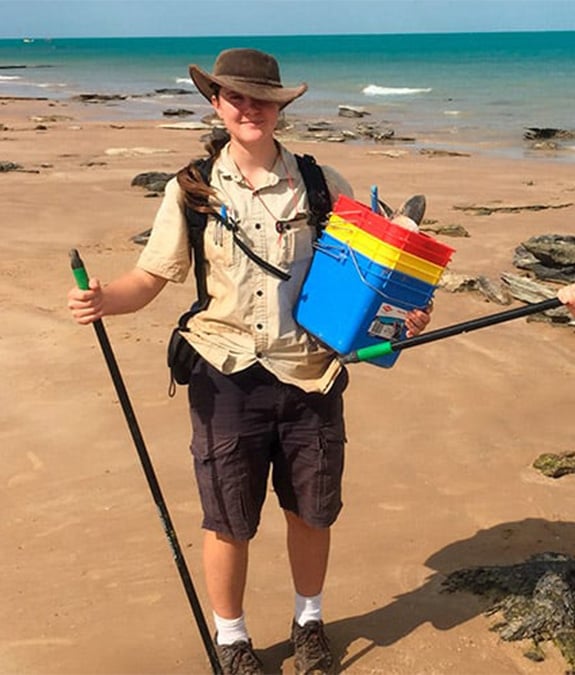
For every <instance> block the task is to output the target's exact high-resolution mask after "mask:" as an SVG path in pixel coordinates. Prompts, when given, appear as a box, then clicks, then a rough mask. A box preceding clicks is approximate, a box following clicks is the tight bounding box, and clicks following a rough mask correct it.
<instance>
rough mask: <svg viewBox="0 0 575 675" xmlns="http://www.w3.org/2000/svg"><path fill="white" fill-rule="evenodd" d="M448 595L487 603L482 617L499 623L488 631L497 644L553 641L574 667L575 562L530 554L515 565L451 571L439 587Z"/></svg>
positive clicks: (538, 643) (547, 554)
mask: <svg viewBox="0 0 575 675" xmlns="http://www.w3.org/2000/svg"><path fill="white" fill-rule="evenodd" d="M442 587H443V588H442V590H443V591H444V592H448V593H455V592H459V591H467V592H470V593H474V594H475V595H479V596H482V597H483V598H485V599H486V600H487V603H488V606H487V609H486V611H485V613H486V614H487V615H488V616H490V615H493V614H499V615H500V616H501V617H502V620H501V621H499V622H498V623H496V624H495V625H494V626H493V628H492V630H494V631H496V632H497V633H498V634H499V635H500V636H501V638H502V639H503V640H507V641H515V640H525V639H530V640H533V642H534V649H535V651H537V652H538V654H539V655H543V654H542V652H541V651H540V650H538V649H537V646H538V645H540V644H542V643H544V642H548V641H552V642H554V643H555V644H556V645H557V647H558V648H559V650H560V651H561V654H562V655H563V658H564V659H565V661H566V663H567V664H568V666H569V669H570V672H572V670H573V669H574V668H575V560H574V559H573V558H570V557H569V556H567V555H564V554H562V553H551V552H549V553H541V554H537V555H533V556H531V557H530V558H528V559H527V560H526V561H525V562H523V563H519V564H516V565H508V566H503V565H494V566H478V567H471V568H466V569H460V570H456V571H455V572H452V573H451V574H449V575H448V576H447V577H446V579H445V580H444V582H443V584H442Z"/></svg>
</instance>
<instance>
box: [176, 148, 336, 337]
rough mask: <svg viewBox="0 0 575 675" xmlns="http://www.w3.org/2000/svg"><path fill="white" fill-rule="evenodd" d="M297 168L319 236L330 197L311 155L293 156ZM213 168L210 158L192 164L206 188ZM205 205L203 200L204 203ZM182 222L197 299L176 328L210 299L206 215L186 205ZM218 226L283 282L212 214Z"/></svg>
mask: <svg viewBox="0 0 575 675" xmlns="http://www.w3.org/2000/svg"><path fill="white" fill-rule="evenodd" d="M295 157H296V160H297V164H298V169H299V171H300V173H301V175H302V178H303V181H304V183H305V187H306V192H307V196H308V202H309V209H310V215H309V219H308V222H309V224H310V225H311V226H312V227H314V228H315V231H316V236H319V235H320V234H321V231H322V230H323V227H324V224H325V221H326V220H327V217H328V214H329V213H330V211H331V209H332V203H331V197H330V194H329V189H328V186H327V182H326V180H325V176H324V173H323V171H322V169H321V167H320V166H319V165H318V164H317V162H316V161H315V158H314V157H312V155H307V154H306V155H296V156H295ZM213 165H214V159H213V157H205V158H203V159H198V160H196V161H195V162H194V166H195V167H196V168H197V169H198V171H199V173H200V175H201V177H202V180H203V181H204V183H205V184H206V185H209V184H210V179H211V173H212V168H213ZM206 205H207V201H206ZM185 215H186V223H187V228H188V239H189V242H190V255H193V261H194V277H195V279H196V289H197V295H198V299H197V300H196V302H194V304H193V305H192V307H191V308H190V310H189V311H188V312H186V314H185V315H182V317H180V318H181V319H182V321H180V326H181V325H185V323H187V320H188V319H189V317H190V316H191V315H192V314H195V313H196V312H199V311H201V310H203V309H206V307H207V306H208V304H209V302H210V296H209V295H208V289H207V278H206V253H205V248H204V231H205V229H206V225H207V222H208V217H207V214H206V213H202V212H200V211H195V210H194V209H191V208H189V207H188V206H186V208H185ZM214 215H215V217H216V218H218V220H219V221H220V223H221V224H222V225H223V226H224V227H226V228H227V229H228V230H230V231H231V233H232V236H233V238H234V242H235V243H236V245H237V246H238V247H239V248H240V249H241V250H242V251H243V252H244V253H245V254H246V255H247V256H248V258H250V260H252V261H253V262H255V263H256V264H258V265H260V267H262V268H263V269H265V270H266V271H267V272H269V273H270V274H273V275H275V276H277V277H278V278H280V279H282V280H284V281H287V280H288V279H289V278H290V275H289V274H288V273H287V272H285V271H284V270H281V269H279V268H277V267H275V266H274V265H272V264H271V263H269V262H267V261H266V260H264V259H263V258H260V256H258V255H257V253H255V252H254V251H252V249H251V248H250V247H249V246H248V245H247V244H246V243H245V242H244V241H242V240H241V239H240V237H239V236H238V234H237V231H238V226H237V224H236V223H234V222H233V221H232V220H230V219H229V218H221V217H220V216H219V215H218V214H214Z"/></svg>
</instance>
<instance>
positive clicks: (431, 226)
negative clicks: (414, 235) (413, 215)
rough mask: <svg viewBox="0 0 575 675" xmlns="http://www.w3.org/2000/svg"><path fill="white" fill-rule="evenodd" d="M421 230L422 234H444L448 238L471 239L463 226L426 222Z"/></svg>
mask: <svg viewBox="0 0 575 675" xmlns="http://www.w3.org/2000/svg"><path fill="white" fill-rule="evenodd" d="M420 229H421V231H422V232H433V233H434V234H442V235H445V236H447V237H469V232H468V231H467V230H466V229H465V228H464V227H463V225H455V224H452V225H438V224H435V223H428V222H427V221H425V220H424V221H423V226H422V227H421V228H420Z"/></svg>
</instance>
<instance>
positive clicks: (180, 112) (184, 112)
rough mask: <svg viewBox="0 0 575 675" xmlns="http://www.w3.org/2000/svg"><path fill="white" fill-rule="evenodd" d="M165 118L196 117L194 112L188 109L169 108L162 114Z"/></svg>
mask: <svg viewBox="0 0 575 675" xmlns="http://www.w3.org/2000/svg"><path fill="white" fill-rule="evenodd" d="M162 115H164V116H165V117H189V116H190V115H195V113H194V111H193V110H188V109H187V108H167V109H166V110H164V111H163V112H162Z"/></svg>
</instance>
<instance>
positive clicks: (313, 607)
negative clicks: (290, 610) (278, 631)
mask: <svg viewBox="0 0 575 675" xmlns="http://www.w3.org/2000/svg"><path fill="white" fill-rule="evenodd" d="M321 600H322V594H321V593H319V594H318V595H313V596H311V597H309V598H306V597H304V596H303V595H300V594H299V593H296V594H295V620H296V622H297V623H298V624H299V625H300V626H305V624H306V623H307V622H308V621H321V616H322V615H321Z"/></svg>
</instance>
